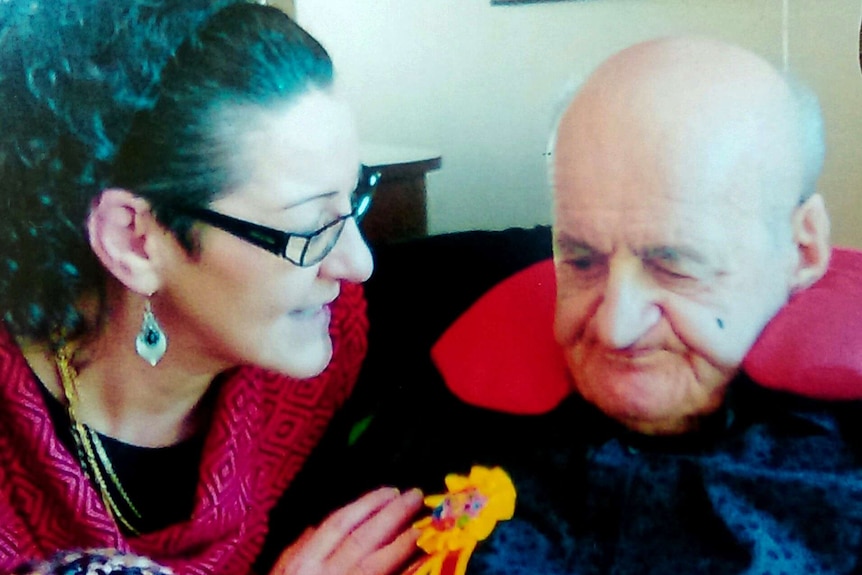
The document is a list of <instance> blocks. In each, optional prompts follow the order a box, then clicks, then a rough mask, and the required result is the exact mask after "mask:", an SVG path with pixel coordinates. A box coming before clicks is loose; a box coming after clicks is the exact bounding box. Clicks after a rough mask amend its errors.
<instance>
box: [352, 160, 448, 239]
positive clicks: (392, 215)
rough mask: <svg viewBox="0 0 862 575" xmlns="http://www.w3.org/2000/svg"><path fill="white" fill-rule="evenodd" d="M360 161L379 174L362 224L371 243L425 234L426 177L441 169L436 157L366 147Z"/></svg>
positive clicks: (426, 213) (426, 218) (426, 219)
mask: <svg viewBox="0 0 862 575" xmlns="http://www.w3.org/2000/svg"><path fill="white" fill-rule="evenodd" d="M362 161H363V163H364V164H365V165H367V166H371V167H373V168H375V169H377V170H379V171H380V173H381V178H380V183H379V184H378V186H377V192H376V193H375V194H374V201H373V203H372V204H371V208H370V209H369V210H368V214H367V215H366V216H365V219H364V220H363V221H362V228H363V232H364V233H365V237H366V238H367V239H368V242H369V243H370V244H379V243H388V242H394V241H399V240H406V239H410V238H416V237H422V236H425V235H426V234H427V233H428V210H427V204H426V199H427V188H426V178H425V176H426V174H427V173H428V172H430V171H432V170H436V169H439V168H440V165H441V158H440V156H439V155H438V154H436V153H433V152H429V151H424V150H417V149H406V148H393V147H381V146H373V147H369V146H366V147H364V148H363V152H362Z"/></svg>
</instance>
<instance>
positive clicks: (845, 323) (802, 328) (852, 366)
mask: <svg viewBox="0 0 862 575" xmlns="http://www.w3.org/2000/svg"><path fill="white" fill-rule="evenodd" d="M743 368H744V369H745V371H747V372H748V374H749V375H750V376H751V377H752V379H754V380H755V381H757V382H758V383H761V384H763V385H764V386H766V387H771V388H775V389H783V390H787V391H793V392H796V393H799V394H801V395H808V396H812V397H818V398H822V399H859V398H862V252H860V251H857V250H851V249H846V248H836V249H834V250H833V251H832V259H831V260H830V262H829V270H828V271H827V272H826V275H825V276H823V278H821V279H820V281H818V282H817V283H816V284H814V285H813V286H811V287H810V288H808V289H807V290H805V291H803V292H800V293H798V294H797V295H795V296H794V297H792V298H791V300H790V302H788V304H787V305H786V306H785V307H784V308H783V309H782V310H781V311H780V312H779V313H778V315H777V316H775V317H774V318H773V319H772V321H771V322H769V324H768V325H767V326H766V328H765V329H764V330H763V333H762V334H760V337H759V338H758V340H757V342H756V343H755V344H754V347H753V348H752V349H751V351H750V352H749V353H748V356H747V357H746V358H745V362H744V363H743Z"/></svg>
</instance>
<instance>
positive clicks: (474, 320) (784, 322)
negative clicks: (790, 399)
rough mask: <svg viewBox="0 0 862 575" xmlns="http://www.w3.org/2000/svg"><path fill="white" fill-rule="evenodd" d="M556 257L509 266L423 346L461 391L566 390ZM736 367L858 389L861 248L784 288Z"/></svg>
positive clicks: (533, 398)
mask: <svg viewBox="0 0 862 575" xmlns="http://www.w3.org/2000/svg"><path fill="white" fill-rule="evenodd" d="M555 290H556V288H555V281H554V266H553V262H552V261H551V260H545V261H542V262H539V263H537V264H534V265H533V266H531V267H529V268H527V269H525V270H523V271H521V272H519V273H517V274H515V275H513V276H511V277H510V278H508V279H506V280H504V281H503V282H501V283H499V284H498V285H496V286H495V287H494V288H492V289H491V290H490V291H488V292H487V293H486V294H485V295H483V296H482V297H481V298H480V299H479V300H478V301H477V302H476V303H475V304H473V306H472V307H471V308H470V309H469V310H467V311H466V312H465V313H464V314H463V315H462V316H461V317H459V318H458V319H457V320H456V321H455V322H454V323H453V324H452V325H451V326H450V327H449V329H447V330H446V332H445V333H444V334H443V335H442V336H441V337H440V339H439V340H438V341H437V342H436V343H435V344H434V346H433V348H432V350H431V357H432V358H433V360H434V363H435V364H436V365H437V368H438V369H439V370H440V373H441V374H442V376H443V378H444V380H445V381H446V384H447V386H448V387H449V389H450V390H451V391H452V392H453V393H454V394H455V395H457V396H458V397H459V398H460V399H462V400H463V401H465V402H467V403H470V404H473V405H477V406H480V407H485V408H488V409H494V410H498V411H505V412H510V413H521V414H533V413H542V412H545V411H548V410H550V409H553V408H554V407H555V406H556V405H557V404H558V403H559V402H560V401H562V399H563V398H564V397H565V396H566V395H567V394H568V393H569V390H570V389H571V386H570V384H569V381H568V373H567V371H566V366H565V361H564V359H563V356H562V353H561V350H560V348H559V346H557V344H556V342H555V341H554V336H553V318H554V301H555ZM743 368H744V369H745V370H746V371H747V372H748V373H749V374H750V375H751V377H752V378H753V379H754V380H755V381H757V382H759V383H761V384H762V385H764V386H766V387H771V388H774V389H780V390H786V391H792V392H795V393H799V394H801V395H806V396H811V397H817V398H822V399H851V398H852V399H857V398H862V252H859V251H856V250H851V249H842V248H836V249H835V250H834V251H833V255H832V260H831V262H830V265H829V270H828V272H827V273H826V275H825V276H824V277H823V278H822V279H821V280H820V281H819V282H817V283H816V284H815V285H813V286H812V287H810V288H809V289H807V290H805V291H803V292H800V293H799V294H797V295H795V296H794V297H793V298H791V301H790V302H789V303H788V305H787V306H785V307H784V308H782V310H781V311H780V312H779V313H778V315H777V316H776V317H775V318H773V320H772V321H771V322H770V323H769V325H767V327H766V329H765V330H764V331H763V333H762V334H761V336H760V338H759V339H758V341H757V342H756V344H755V345H754V347H753V348H752V350H751V351H750V352H749V354H748V356H747V357H746V358H745V361H744V363H743Z"/></svg>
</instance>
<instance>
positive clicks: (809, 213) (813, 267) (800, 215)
mask: <svg viewBox="0 0 862 575" xmlns="http://www.w3.org/2000/svg"><path fill="white" fill-rule="evenodd" d="M792 226H793V241H794V243H795V245H796V250H797V251H798V256H799V260H798V262H797V265H796V269H795V270H794V272H793V277H792V280H791V290H792V291H793V292H796V291H799V290H802V289H805V288H807V287H808V286H810V285H811V284H813V283H814V282H816V281H817V280H819V279H820V278H821V277H823V274H825V273H826V269H827V267H828V266H829V255H830V253H831V248H830V246H829V227H830V226H829V214H828V213H827V212H826V205H825V204H824V202H823V196H821V195H820V194H814V195H812V196H811V197H810V198H808V199H807V200H805V201H804V202H803V203H802V204H801V205H799V206H798V207H797V208H796V209H795V210H794V212H793V220H792Z"/></svg>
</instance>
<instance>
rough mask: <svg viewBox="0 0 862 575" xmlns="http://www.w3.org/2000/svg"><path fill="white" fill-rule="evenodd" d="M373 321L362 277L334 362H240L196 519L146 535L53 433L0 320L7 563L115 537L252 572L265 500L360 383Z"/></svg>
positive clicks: (165, 556) (0, 522) (202, 567)
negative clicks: (270, 366) (307, 369)
mask: <svg viewBox="0 0 862 575" xmlns="http://www.w3.org/2000/svg"><path fill="white" fill-rule="evenodd" d="M367 328H368V323H367V318H366V315H365V300H364V296H363V292H362V287H361V286H358V285H352V284H344V285H343V286H342V293H341V296H340V297H339V298H338V300H337V301H336V303H335V304H334V305H333V309H332V322H331V327H330V331H331V333H332V339H333V346H334V352H333V360H332V362H331V363H330V365H329V367H327V369H326V371H324V372H323V373H322V374H321V375H320V376H318V377H316V378H313V379H308V380H295V379H290V378H286V377H284V376H279V375H274V374H272V373H269V372H266V371H263V370H261V369H257V368H250V367H249V368H242V369H240V370H238V371H237V373H236V374H235V375H234V376H233V377H231V378H230V379H229V380H228V381H226V382H225V384H224V387H223V388H222V390H221V391H220V394H219V397H218V399H217V404H216V407H215V414H214V416H213V420H212V427H211V429H210V431H209V435H208V436H207V439H206V443H205V446H204V453H203V458H202V461H201V469H200V477H201V479H200V481H199V483H198V487H197V493H196V495H195V507H194V512H193V515H192V518H191V519H190V520H189V521H187V522H184V523H180V524H176V525H173V526H170V527H168V528H166V529H163V530H161V531H158V532H155V533H150V534H146V535H142V536H139V537H127V536H124V535H123V534H121V533H120V532H119V530H118V529H117V527H116V525H115V524H114V521H113V519H112V518H111V516H110V515H109V514H108V512H107V511H106V510H105V508H104V506H103V504H102V501H101V499H100V497H99V495H98V493H97V492H96V491H95V490H94V489H93V487H92V486H91V484H90V482H89V480H88V478H87V476H86V475H84V473H83V472H82V470H81V468H80V466H79V464H78V462H77V460H76V459H75V458H74V457H73V456H72V455H71V454H70V453H69V452H68V451H67V450H66V448H65V447H64V446H63V445H62V444H61V443H60V440H59V439H58V438H57V436H56V434H55V433H54V429H53V426H52V424H51V419H50V416H49V415H48V412H47V410H46V407H45V404H44V401H43V399H42V397H41V395H40V391H39V388H38V385H39V384H38V382H37V381H35V380H34V378H33V375H32V372H31V371H30V369H29V367H28V365H27V363H26V361H25V360H24V358H23V356H22V355H21V353H20V351H19V350H18V348H17V347H16V346H15V343H14V341H13V340H12V338H11V337H10V336H9V335H8V334H7V333H6V332H5V331H3V330H2V329H0V572H3V571H8V570H9V568H10V567H12V566H13V565H15V564H17V563H19V562H20V561H22V560H26V559H33V558H43V557H45V556H47V555H49V554H51V552H53V551H56V550H60V549H71V548H91V547H114V548H117V549H119V550H121V551H131V552H135V553H138V554H142V555H146V556H149V557H152V558H153V559H156V560H157V561H159V562H161V563H162V564H164V565H167V566H169V567H171V568H173V569H174V570H175V572H176V573H178V574H179V575H191V574H208V575H210V574H212V575H216V574H217V575H246V574H247V573H248V572H249V570H250V566H251V565H252V562H253V561H254V559H255V557H256V555H257V554H258V552H259V551H260V547H261V545H262V544H263V540H264V537H265V535H266V529H267V526H266V524H267V515H268V512H269V510H270V509H271V507H272V506H273V505H274V504H275V502H276V500H277V499H278V498H279V496H280V495H281V493H282V492H283V491H284V490H285V489H286V488H287V486H288V484H289V483H290V482H291V480H292V479H293V477H294V476H295V474H296V472H297V471H298V470H299V468H300V467H301V466H302V465H303V462H304V461H305V459H306V457H307V456H308V454H309V452H310V451H311V449H312V448H313V447H314V446H315V444H316V443H317V441H318V440H319V439H320V436H321V435H322V433H323V431H324V429H325V427H326V425H327V423H328V422H329V420H330V418H331V417H332V415H333V412H334V411H335V409H336V408H337V407H339V406H340V405H341V403H342V402H343V401H344V399H345V398H346V396H347V395H348V393H349V392H350V390H351V388H352V386H353V383H354V382H355V379H356V376H357V373H358V371H359V367H360V364H361V362H362V359H363V358H364V356H365V351H366V346H367V340H366V335H367Z"/></svg>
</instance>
